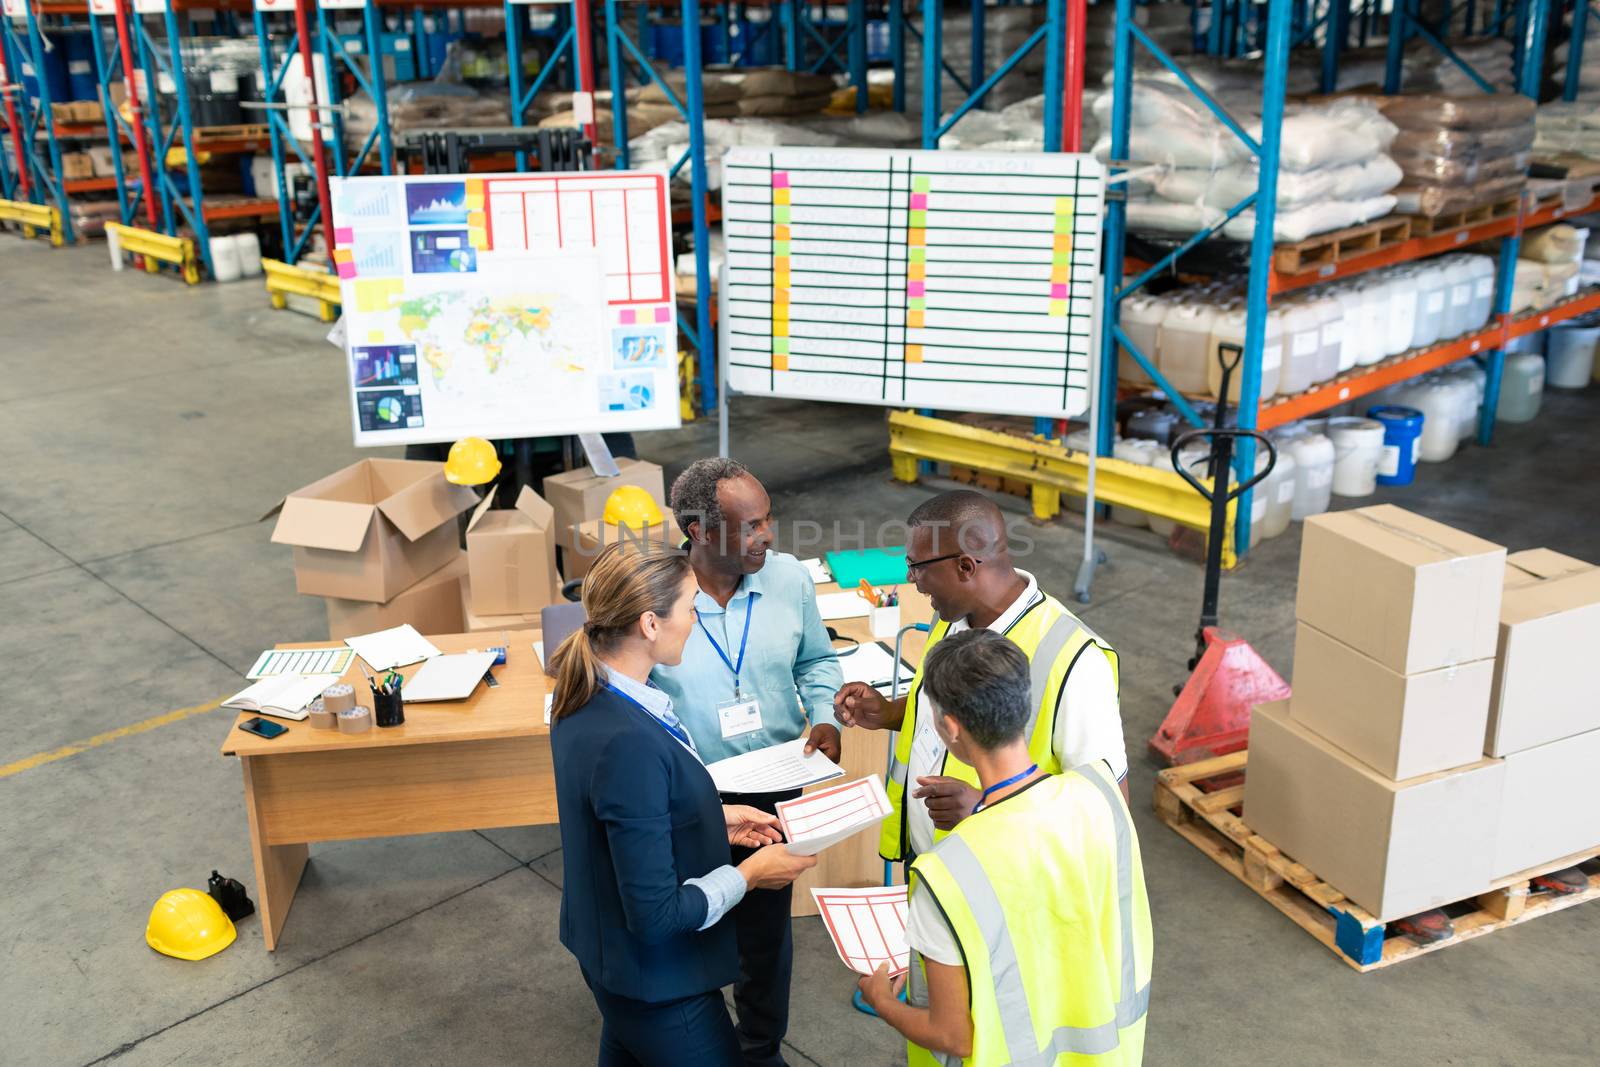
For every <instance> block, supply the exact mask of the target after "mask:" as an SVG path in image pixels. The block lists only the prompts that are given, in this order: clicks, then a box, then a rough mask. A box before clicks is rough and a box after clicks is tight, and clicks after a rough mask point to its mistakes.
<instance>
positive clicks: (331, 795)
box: [222, 584, 932, 951]
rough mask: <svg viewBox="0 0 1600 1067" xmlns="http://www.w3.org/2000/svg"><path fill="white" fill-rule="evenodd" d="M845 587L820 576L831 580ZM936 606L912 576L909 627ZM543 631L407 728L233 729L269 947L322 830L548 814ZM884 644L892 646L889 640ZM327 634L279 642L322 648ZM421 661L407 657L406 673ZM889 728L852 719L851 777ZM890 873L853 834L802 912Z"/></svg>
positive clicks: (848, 623)
mask: <svg viewBox="0 0 1600 1067" xmlns="http://www.w3.org/2000/svg"><path fill="white" fill-rule="evenodd" d="M836 591H837V586H834V585H831V584H830V585H825V586H818V592H820V593H826V592H836ZM931 618H932V608H931V607H930V606H929V604H928V602H927V600H926V599H925V598H923V597H921V596H919V595H918V594H917V593H916V591H915V590H914V589H912V588H911V587H910V586H904V587H902V589H901V597H900V619H901V625H906V624H908V623H911V622H927V621H930V620H931ZM831 625H832V626H833V628H834V629H835V630H836V631H838V632H839V633H840V634H841V635H842V636H846V637H849V638H853V639H856V640H859V641H871V640H872V636H871V625H870V621H869V620H868V619H866V618H858V619H842V620H839V621H837V622H834V623H832V624H831ZM537 636H538V634H537V631H533V630H513V631H511V632H510V651H509V654H508V656H507V658H506V663H505V665H504V666H500V667H496V668H495V672H494V673H495V679H496V680H497V681H499V683H500V686H499V688H496V689H490V688H489V687H487V686H479V687H478V689H477V690H476V691H475V692H474V693H473V695H472V697H471V698H470V699H468V700H464V701H457V702H452V703H425V704H407V705H406V708H405V712H406V721H405V724H404V725H403V726H393V727H389V728H388V729H379V728H378V727H377V726H373V727H372V728H371V729H370V730H368V731H367V732H365V733H360V734H344V733H340V732H338V731H337V730H315V729H312V727H311V724H310V723H309V722H291V723H287V725H288V726H289V732H288V733H286V734H283V735H281V736H280V737H278V738H276V739H275V740H271V741H268V740H266V739H265V738H261V737H257V736H255V735H254V734H248V733H245V732H244V731H242V730H240V729H239V725H238V724H239V723H240V722H243V721H245V720H246V719H251V718H254V717H255V716H254V715H252V714H249V713H241V714H240V715H239V716H238V718H237V719H236V720H235V722H234V725H233V726H232V727H231V728H230V729H229V731H228V736H227V738H226V740H225V741H224V742H223V745H222V752H223V754H224V755H228V756H238V757H239V763H240V766H241V767H242V769H243V774H244V797H245V814H246V817H247V820H248V822H249V826H250V847H251V852H252V854H253V856H254V859H255V866H256V904H257V907H258V908H259V910H260V913H261V931H262V936H263V938H264V940H265V942H266V947H267V949H268V950H269V951H271V950H272V949H274V948H276V947H277V944H278V939H279V937H280V936H281V934H282V931H283V924H284V920H285V919H286V918H287V917H288V914H289V907H290V905H291V904H292V903H293V902H294V895H295V891H296V890H297V889H298V888H299V885H300V875H301V873H302V872H303V871H304V869H305V865H306V859H307V856H308V854H309V853H308V849H307V846H308V845H309V844H311V843H313V842H317V841H345V840H350V839H352V838H364V837H392V836H396V835H400V834H425V833H436V832H439V831H442V830H487V829H492V828H494V827H499V826H527V825H536V824H541V823H554V822H556V821H557V816H556V795H555V777H554V773H553V768H552V765H551V759H550V728H549V727H547V726H546V725H545V724H544V697H545V694H546V693H548V692H550V689H551V680H550V679H549V678H547V677H546V676H545V673H544V669H543V668H542V667H541V666H540V665H539V660H538V657H536V656H535V655H534V654H533V649H532V643H533V641H534V640H535V639H536V638H537ZM428 639H429V640H430V641H432V642H433V643H434V644H435V645H437V646H438V647H439V648H440V649H441V650H443V651H445V652H461V651H465V650H466V649H470V648H486V647H488V646H490V645H495V644H499V643H500V635H499V633H498V632H494V633H476V634H450V635H445V636H430V637H429V638H428ZM924 641H925V635H924V634H921V633H911V634H907V635H906V641H905V645H904V654H905V657H906V660H907V662H909V663H912V664H915V663H918V662H920V660H921V657H922V648H923V644H924ZM885 643H886V644H889V645H890V646H891V647H892V646H893V642H892V641H886V642H885ZM327 645H328V642H326V641H319V642H310V643H304V644H288V645H280V646H279V647H280V648H318V647H327ZM416 670H417V667H415V666H413V667H406V668H402V669H401V671H400V673H401V674H402V675H406V676H408V677H409V676H410V675H411V674H412V673H413V672H415V671H416ZM344 680H345V681H347V682H349V683H351V684H352V685H354V686H355V689H356V698H357V700H358V701H359V702H360V703H363V704H368V705H370V703H371V699H372V698H371V696H370V694H369V692H368V690H367V685H366V681H365V679H364V678H363V677H362V676H361V672H360V670H359V669H358V668H356V667H354V666H352V667H351V669H350V671H348V672H347V673H346V674H345V676H344ZM891 736H892V735H891V734H889V733H886V732H882V731H862V730H846V731H844V755H843V760H842V765H843V767H844V769H845V771H846V772H847V774H848V777H849V778H850V779H855V778H861V777H865V776H867V775H870V774H879V775H881V774H883V773H884V771H885V768H886V767H887V765H888V760H889V738H890V737H891ZM882 880H883V861H882V860H880V859H879V858H878V836H877V834H876V833H874V832H865V833H861V834H857V835H856V836H855V837H853V838H851V839H850V840H848V841H845V842H842V843H841V844H838V845H835V846H834V847H833V848H831V849H828V850H827V851H826V852H824V853H823V854H822V857H821V859H820V861H819V862H818V863H817V866H816V867H815V868H813V869H812V870H811V871H808V872H807V873H806V875H805V876H804V877H803V878H801V879H800V880H799V881H797V882H796V883H795V899H794V914H796V915H814V914H816V906H815V904H814V903H813V901H812V899H811V892H810V887H812V886H828V887H839V886H868V885H878V884H880V883H881V882H882Z"/></svg>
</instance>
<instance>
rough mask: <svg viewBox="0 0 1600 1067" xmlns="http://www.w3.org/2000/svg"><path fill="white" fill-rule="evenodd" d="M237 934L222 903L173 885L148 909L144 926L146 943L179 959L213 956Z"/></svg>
mask: <svg viewBox="0 0 1600 1067" xmlns="http://www.w3.org/2000/svg"><path fill="white" fill-rule="evenodd" d="M237 936H238V931H237V930H235V929H234V928H233V920H232V919H229V918H228V916H227V915H226V914H225V913H224V912H223V910H222V906H221V905H220V904H218V903H217V902H216V901H215V900H212V899H211V897H210V896H209V895H207V894H205V893H202V892H200V890H198V889H174V890H172V891H170V892H167V893H163V894H161V899H160V900H158V901H156V906H155V907H153V908H151V909H150V922H149V923H148V924H147V925H146V926H145V928H144V940H145V944H147V945H149V946H150V947H151V948H153V949H155V950H156V951H157V952H160V953H162V954H163V955H167V956H176V957H177V958H178V959H180V960H203V959H205V958H206V957H207V956H215V955H216V954H217V953H219V952H221V951H222V950H223V949H225V948H227V947H228V946H229V945H231V944H233V939H234V938H235V937H237Z"/></svg>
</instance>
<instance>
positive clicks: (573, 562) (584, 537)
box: [561, 512, 683, 580]
mask: <svg viewBox="0 0 1600 1067" xmlns="http://www.w3.org/2000/svg"><path fill="white" fill-rule="evenodd" d="M665 520H666V521H665V522H662V523H658V524H656V525H654V526H647V527H645V528H644V529H643V530H634V529H633V528H632V527H627V528H624V527H620V526H617V525H616V524H615V523H609V522H601V521H600V520H598V519H595V520H593V521H590V522H586V523H583V524H582V525H580V526H579V527H578V531H577V538H576V543H575V544H573V545H571V546H569V547H566V548H563V549H562V550H561V558H562V573H563V574H565V575H566V576H567V578H568V579H569V580H570V579H573V578H582V577H583V576H584V575H586V574H588V573H589V568H591V567H593V566H594V561H595V559H596V558H597V557H599V555H600V553H601V551H603V550H604V549H605V548H606V547H607V546H608V545H614V544H616V543H617V542H618V541H626V542H628V543H630V544H632V543H636V542H647V543H649V544H652V545H659V544H664V545H666V546H668V547H669V548H677V547H678V546H679V545H681V544H682V543H683V533H682V531H680V530H679V529H678V524H677V523H676V522H674V521H672V513H671V512H667V513H666V514H665Z"/></svg>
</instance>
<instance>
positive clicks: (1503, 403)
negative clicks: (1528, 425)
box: [1494, 352, 1544, 422]
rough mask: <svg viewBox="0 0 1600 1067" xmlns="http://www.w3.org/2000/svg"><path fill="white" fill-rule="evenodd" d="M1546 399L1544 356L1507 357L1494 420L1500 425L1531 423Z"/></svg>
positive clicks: (1517, 354)
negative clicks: (1498, 421)
mask: <svg viewBox="0 0 1600 1067" xmlns="http://www.w3.org/2000/svg"><path fill="white" fill-rule="evenodd" d="M1543 399H1544V357H1543V356H1536V355H1534V354H1533V353H1532V352H1517V353H1515V354H1513V355H1508V356H1506V365H1505V373H1504V374H1503V375H1502V376H1501V378H1500V403H1499V404H1498V405H1497V406H1496V408H1495V414H1494V417H1495V418H1496V419H1498V420H1500V421H1501V422H1529V421H1531V420H1532V419H1533V418H1534V417H1535V416H1537V415H1538V414H1539V402H1540V401H1541V400H1543Z"/></svg>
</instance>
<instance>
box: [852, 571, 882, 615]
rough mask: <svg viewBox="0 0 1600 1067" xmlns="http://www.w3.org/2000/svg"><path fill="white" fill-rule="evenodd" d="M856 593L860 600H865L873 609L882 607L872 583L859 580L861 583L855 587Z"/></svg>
mask: <svg viewBox="0 0 1600 1067" xmlns="http://www.w3.org/2000/svg"><path fill="white" fill-rule="evenodd" d="M856 592H857V593H858V594H860V596H861V599H863V600H865V601H866V602H867V603H868V604H871V605H872V606H873V607H875V608H877V607H882V606H883V601H882V600H881V599H880V598H879V594H878V591H877V590H876V589H874V588H873V586H872V583H871V582H869V581H867V580H866V579H865V578H863V579H861V583H860V584H859V585H857V586H856Z"/></svg>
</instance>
